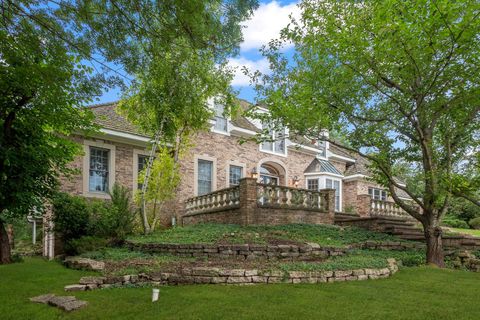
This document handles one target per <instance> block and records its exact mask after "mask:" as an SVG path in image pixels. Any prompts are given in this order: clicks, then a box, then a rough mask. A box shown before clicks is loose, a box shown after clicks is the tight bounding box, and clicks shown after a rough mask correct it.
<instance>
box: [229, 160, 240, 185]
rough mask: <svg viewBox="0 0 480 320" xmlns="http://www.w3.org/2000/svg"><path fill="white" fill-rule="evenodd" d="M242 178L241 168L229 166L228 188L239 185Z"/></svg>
mask: <svg viewBox="0 0 480 320" xmlns="http://www.w3.org/2000/svg"><path fill="white" fill-rule="evenodd" d="M242 177H243V168H242V167H239V166H234V165H231V166H230V169H229V174H228V182H229V184H230V186H236V185H239V184H240V179H242Z"/></svg>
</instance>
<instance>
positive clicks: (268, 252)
mask: <svg viewBox="0 0 480 320" xmlns="http://www.w3.org/2000/svg"><path fill="white" fill-rule="evenodd" d="M126 246H127V247H128V248H130V249H131V250H137V251H142V252H149V253H169V254H172V255H176V256H185V257H205V258H238V259H240V260H243V259H246V260H250V259H257V258H264V259H301V258H312V257H315V258H327V257H331V256H339V255H344V254H345V253H346V252H347V251H348V248H334V247H321V246H320V245H318V244H316V243H306V244H304V245H282V244H279V245H261V244H258V245H257V244H226V245H217V244H167V243H134V242H127V243H126Z"/></svg>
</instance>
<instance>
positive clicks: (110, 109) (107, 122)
mask: <svg viewBox="0 0 480 320" xmlns="http://www.w3.org/2000/svg"><path fill="white" fill-rule="evenodd" d="M117 104H118V102H117V101H116V102H110V103H102V104H96V105H93V106H90V107H89V108H90V110H91V111H92V112H93V114H94V115H95V123H96V124H98V125H99V126H101V127H102V128H105V129H110V130H115V131H120V132H126V133H132V134H136V135H141V136H145V134H144V132H142V131H141V130H140V129H139V128H138V127H136V126H135V125H133V124H132V123H131V122H129V121H128V120H127V119H125V118H124V117H123V116H121V115H120V114H118V113H117V112H116V110H115V109H116V107H117Z"/></svg>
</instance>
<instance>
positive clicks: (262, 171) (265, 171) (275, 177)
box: [258, 160, 287, 185]
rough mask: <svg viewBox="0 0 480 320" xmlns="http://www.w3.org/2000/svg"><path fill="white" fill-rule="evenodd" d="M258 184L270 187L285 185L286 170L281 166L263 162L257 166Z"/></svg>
mask: <svg viewBox="0 0 480 320" xmlns="http://www.w3.org/2000/svg"><path fill="white" fill-rule="evenodd" d="M258 172H259V176H260V179H259V180H260V181H259V182H260V183H263V184H270V185H285V182H286V181H287V180H286V175H287V173H286V170H285V167H283V166H282V165H281V164H279V163H277V162H273V161H269V160H267V161H263V162H260V164H259V170H258Z"/></svg>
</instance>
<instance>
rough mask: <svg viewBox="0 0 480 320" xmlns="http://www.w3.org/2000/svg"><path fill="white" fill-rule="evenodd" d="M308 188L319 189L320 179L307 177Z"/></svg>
mask: <svg viewBox="0 0 480 320" xmlns="http://www.w3.org/2000/svg"><path fill="white" fill-rule="evenodd" d="M307 189H308V190H312V191H318V179H307Z"/></svg>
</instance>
